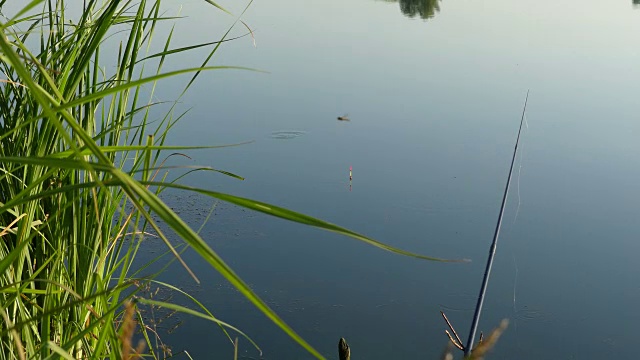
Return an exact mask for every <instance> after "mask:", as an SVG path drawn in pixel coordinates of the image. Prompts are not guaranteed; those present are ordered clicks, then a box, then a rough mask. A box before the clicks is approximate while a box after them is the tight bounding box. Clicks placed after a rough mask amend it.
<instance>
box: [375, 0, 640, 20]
mask: <svg viewBox="0 0 640 360" xmlns="http://www.w3.org/2000/svg"><path fill="white" fill-rule="evenodd" d="M385 1H387V2H399V3H400V11H402V13H403V14H404V15H406V16H408V17H411V18H413V17H416V16H420V18H422V19H425V20H426V19H431V18H432V17H434V16H435V14H436V12H438V11H440V0H385ZM633 1H640V0H633Z"/></svg>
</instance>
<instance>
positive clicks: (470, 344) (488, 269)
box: [464, 90, 529, 357]
mask: <svg viewBox="0 0 640 360" xmlns="http://www.w3.org/2000/svg"><path fill="white" fill-rule="evenodd" d="M528 100H529V90H527V97H526V98H525V100H524V108H523V109H522V118H521V119H520V128H519V129H518V137H517V138H516V146H515V147H514V149H513V157H512V158H511V167H510V168H509V177H508V178H507V185H506V186H505V187H504V195H503V196H502V204H501V205H500V215H499V216H498V223H497V224H496V231H495V233H494V234H493V242H492V243H491V248H490V249H489V258H488V259H487V267H486V268H485V270H484V277H483V278H482V287H480V295H478V302H477V304H476V311H475V313H474V314H473V322H472V323H471V330H470V331H469V337H468V338H467V346H465V347H464V356H465V357H467V356H469V355H471V350H473V342H474V340H475V337H476V331H477V330H478V322H480V313H481V312H482V304H483V303H484V296H485V294H486V292H487V285H488V284H489V276H490V275H491V266H492V265H493V259H494V257H495V254H496V247H497V245H498V236H499V235H500V227H501V225H502V217H503V215H504V208H505V204H506V203H507V195H508V194H509V184H510V183H511V175H512V174H513V164H514V163H515V161H516V155H517V153H518V144H519V143H520V133H521V132H522V124H523V123H524V114H525V111H526V110H527V101H528Z"/></svg>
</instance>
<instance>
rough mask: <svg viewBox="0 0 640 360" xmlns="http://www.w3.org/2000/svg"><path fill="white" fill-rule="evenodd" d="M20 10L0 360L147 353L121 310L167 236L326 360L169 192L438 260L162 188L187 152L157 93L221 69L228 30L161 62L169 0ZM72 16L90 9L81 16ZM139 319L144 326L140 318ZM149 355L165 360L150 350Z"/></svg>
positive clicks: (6, 142)
mask: <svg viewBox="0 0 640 360" xmlns="http://www.w3.org/2000/svg"><path fill="white" fill-rule="evenodd" d="M207 3H210V4H213V3H212V2H211V1H208V0H207ZM3 4H4V1H0V9H1V6H2V5H3ZM214 5H215V4H214ZM22 6H23V8H19V9H16V11H15V12H14V13H13V14H11V15H8V14H4V13H2V14H0V15H1V17H0V29H1V30H2V36H0V82H1V83H0V360H4V359H27V358H65V359H87V358H90V359H97V358H105V357H107V358H112V359H118V358H129V357H130V355H131V354H138V352H139V351H141V349H142V347H136V346H134V345H132V344H131V342H130V341H131V332H132V331H133V325H132V322H131V321H132V320H131V319H132V318H134V317H135V316H134V314H136V313H137V312H136V311H134V309H135V307H134V306H132V305H128V306H125V304H127V303H128V301H129V300H130V299H131V298H132V297H133V295H135V294H136V291H137V290H138V289H139V286H140V284H141V282H144V281H148V280H149V279H140V278H138V277H137V276H138V275H137V274H138V273H137V270H138V269H136V268H135V262H134V260H135V258H136V254H137V252H138V250H139V248H140V244H141V242H142V241H143V239H144V238H145V236H147V234H148V233H149V232H153V233H154V234H156V235H157V236H158V237H160V238H161V239H162V240H163V241H164V242H165V244H166V246H167V247H168V251H169V252H171V253H172V254H173V255H174V256H175V258H176V259H177V260H178V261H179V262H181V264H182V266H183V267H184V268H185V269H186V270H187V271H189V272H190V270H189V266H188V264H186V263H185V262H184V261H182V259H181V258H180V255H179V251H178V250H176V249H175V248H174V247H173V246H172V245H171V243H170V242H169V241H168V239H167V235H166V234H165V232H164V231H163V230H162V229H164V228H168V229H170V230H171V231H172V232H173V233H175V234H177V235H178V236H180V237H181V238H182V239H183V240H184V242H185V243H186V244H187V245H188V246H190V247H192V248H193V249H194V250H195V251H197V252H198V253H199V254H200V255H201V256H202V258H203V259H204V260H205V261H207V262H208V263H209V264H210V265H211V266H212V267H213V268H214V269H215V270H216V271H218V272H220V273H221V274H222V275H223V276H224V277H225V278H226V279H227V280H228V281H229V282H230V283H231V284H232V285H233V286H235V287H236V288H237V289H238V290H239V291H240V292H241V293H242V294H243V295H244V296H246V297H247V298H248V299H249V300H250V301H251V302H252V303H253V304H254V305H255V306H256V307H257V308H259V309H260V310H261V311H262V312H263V313H264V314H265V315H266V316H267V317H269V318H270V319H271V320H272V321H273V322H275V323H276V324H277V325H278V326H280V328H282V329H283V331H285V332H286V333H287V334H289V336H291V337H292V338H293V339H294V340H295V341H297V342H298V343H299V344H300V345H301V346H303V347H305V348H306V349H307V350H308V351H309V353H310V354H312V355H313V356H314V357H316V358H322V355H321V354H319V353H318V352H317V351H316V350H314V349H313V348H312V347H311V346H310V345H309V344H308V343H307V342H305V341H304V340H303V339H302V338H300V336H298V335H297V334H296V333H295V332H294V331H293V330H292V329H291V328H290V327H289V326H287V325H286V324H285V323H284V322H283V321H282V320H281V319H280V318H279V317H278V315H276V314H275V313H274V312H273V311H272V310H271V309H270V308H269V307H268V306H267V305H266V304H265V303H264V302H263V301H262V300H261V299H260V298H259V297H257V296H256V295H255V294H254V293H253V291H252V290H251V289H250V288H249V287H248V286H247V284H245V283H244V282H243V281H242V279H240V278H239V277H238V276H237V275H236V274H235V273H234V272H233V270H232V269H231V268H229V267H228V266H227V265H226V264H225V262H224V261H223V260H222V259H221V258H220V257H219V256H218V255H217V254H216V253H215V252H214V251H213V250H212V249H211V248H210V247H209V246H208V245H207V244H206V243H205V242H204V241H203V239H202V238H201V237H200V236H199V235H198V234H197V233H196V232H195V231H193V230H192V229H191V228H190V227H189V226H187V225H186V224H185V223H184V221H182V219H180V217H178V216H177V215H176V214H175V213H174V212H173V211H172V210H171V209H170V208H169V207H168V206H167V205H166V204H164V203H163V202H162V201H161V200H160V199H159V198H158V194H159V193H160V192H161V191H162V190H163V189H166V188H168V187H172V188H177V189H181V190H186V191H196V192H199V193H202V194H205V195H207V196H211V197H215V198H218V199H221V200H224V201H228V202H231V203H234V204H237V205H240V206H244V207H247V208H250V209H253V210H257V211H261V212H264V213H267V214H269V215H272V216H276V217H281V218H285V219H288V220H291V221H296V222H299V223H303V224H306V225H310V226H316V227H319V228H323V229H325V230H329V231H334V232H338V233H342V234H345V235H347V236H350V237H353V238H356V239H358V240H360V241H363V242H365V243H368V244H370V245H374V246H377V247H380V248H382V249H384V250H388V251H392V252H396V253H400V254H404V255H410V256H416V257H420V258H424V259H430V260H440V259H435V258H431V257H426V256H419V255H415V254H411V253H408V252H405V251H402V250H398V249H395V248H392V247H389V246H387V245H385V244H382V243H380V242H378V241H375V240H373V239H370V238H368V237H365V236H363V235H360V234H357V233H355V232H352V231H349V230H346V229H343V228H340V227H338V226H336V225H333V224H330V223H326V222H323V221H320V220H317V219H314V218H311V217H308V216H306V215H303V214H299V213H296V212H292V211H289V210H287V209H283V208H279V207H276V206H272V205H270V204H265V203H261V202H257V201H253V200H250V199H244V198H239V197H235V196H232V195H228V194H223V193H219V192H215V191H210V190H205V189H195V188H189V187H186V186H181V185H178V184H176V183H175V182H173V181H169V180H168V179H167V178H166V173H165V172H164V169H165V167H164V160H165V159H166V157H167V156H166V155H165V154H167V151H169V152H174V151H176V150H179V149H188V148H189V147H176V146H167V145H166V140H167V136H168V134H169V130H170V129H171V128H172V127H173V126H174V125H175V123H176V121H177V120H178V119H179V118H180V116H178V117H175V118H174V117H173V116H172V114H173V111H172V110H173V107H172V108H171V109H170V111H168V112H167V114H166V116H164V117H162V118H161V119H160V120H159V121H157V122H155V123H152V122H151V121H150V116H151V115H150V112H151V108H152V107H153V106H154V105H155V103H154V102H153V100H152V98H153V91H154V89H155V86H156V84H157V83H158V81H160V80H163V79H166V78H169V77H172V76H177V75H180V74H191V81H189V82H188V85H186V86H185V88H184V89H183V93H184V91H186V90H187V88H188V87H189V85H190V84H191V83H192V82H193V81H194V80H195V78H196V77H197V76H198V74H199V73H200V72H201V71H204V70H220V69H225V68H226V67H213V66H207V62H208V61H209V59H210V58H211V55H212V54H213V53H214V52H215V51H217V50H218V48H219V46H220V44H221V43H222V42H224V41H227V40H228V34H229V32H227V33H226V34H225V35H224V36H223V37H222V39H221V41H219V42H214V43H209V44H199V45H192V46H188V47H183V48H179V47H173V46H172V45H171V33H169V35H168V37H167V38H165V39H163V40H162V42H161V43H160V44H159V46H160V50H158V51H156V52H153V51H150V50H149V49H151V48H153V46H152V44H151V43H152V39H153V35H154V31H155V29H156V27H157V26H158V25H159V23H160V22H162V21H164V20H168V19H169V18H166V17H163V15H162V12H161V2H160V1H159V0H156V1H146V0H140V1H137V2H133V1H119V0H114V1H104V2H100V1H96V0H87V1H85V2H83V3H82V5H80V3H78V2H69V3H66V2H65V1H63V0H50V1H46V2H45V1H38V0H34V1H31V2H29V3H27V4H25V5H22ZM215 6H216V7H218V8H219V6H217V5H215ZM69 9H73V10H74V11H75V10H80V11H79V12H78V15H77V16H75V17H72V16H71V15H70V12H69ZM109 37H112V39H118V40H119V41H112V43H113V42H115V43H117V45H116V46H110V45H108V44H107V42H106V39H108V38H109ZM156 45H157V44H156ZM205 46H208V47H209V53H208V56H206V58H205V60H204V61H203V65H202V66H200V67H197V68H192V69H182V70H177V71H170V72H163V64H164V63H165V60H166V59H167V58H168V57H170V56H172V54H175V53H180V52H184V51H189V50H193V49H196V48H203V47H205ZM145 66H146V67H145ZM108 69H109V70H108ZM208 170H213V169H208ZM222 173H224V174H226V175H230V176H235V175H233V174H230V173H226V172H222ZM152 215H153V216H152ZM156 217H157V218H158V219H159V220H158V221H156V220H154V219H155V218H156ZM159 222H160V223H162V224H163V226H160V223H159ZM191 274H192V276H193V278H194V279H195V280H196V281H197V278H196V277H195V275H194V274H193V273H191ZM136 300H137V302H138V303H143V304H148V305H150V306H164V307H167V308H169V309H173V310H177V311H182V312H185V313H189V314H192V315H195V316H200V317H205V318H207V319H209V320H211V321H213V322H216V323H218V324H219V325H220V326H223V327H225V328H227V329H231V330H232V331H238V332H239V330H237V329H235V328H233V327H232V326H230V325H228V324H225V323H223V322H221V321H219V320H218V319H216V318H215V317H213V315H212V314H211V313H210V312H208V310H206V309H204V308H202V307H201V310H199V311H195V310H192V309H187V308H184V307H181V306H178V305H174V304H169V303H162V302H159V301H156V300H153V299H150V298H146V297H144V296H142V295H140V294H138V296H136ZM137 322H138V323H139V324H141V325H144V324H142V323H141V317H140V316H137ZM139 329H141V330H142V338H143V339H145V341H146V344H145V345H146V346H145V347H146V348H147V349H151V348H152V347H153V341H152V340H151V339H152V336H151V335H149V334H148V333H147V332H146V331H145V327H144V326H140V327H139ZM240 335H241V336H242V335H243V334H242V333H241V332H240ZM127 339H128V340H127ZM230 339H231V337H230ZM127 341H129V342H127ZM148 355H151V356H153V357H157V355H156V354H154V353H153V351H151V352H149V354H148Z"/></svg>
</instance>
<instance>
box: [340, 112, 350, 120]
mask: <svg viewBox="0 0 640 360" xmlns="http://www.w3.org/2000/svg"><path fill="white" fill-rule="evenodd" d="M338 120H340V121H351V120H350V119H349V114H344V115H342V116H338Z"/></svg>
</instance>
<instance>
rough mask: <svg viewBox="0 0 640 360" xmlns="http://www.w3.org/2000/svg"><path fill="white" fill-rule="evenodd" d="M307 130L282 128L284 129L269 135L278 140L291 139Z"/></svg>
mask: <svg viewBox="0 0 640 360" xmlns="http://www.w3.org/2000/svg"><path fill="white" fill-rule="evenodd" d="M306 133H307V132H306V131H298V130H282V131H274V132H272V133H271V135H270V136H269V137H270V138H272V139H278V140H289V139H294V138H297V137H298V136H301V135H304V134H306Z"/></svg>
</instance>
